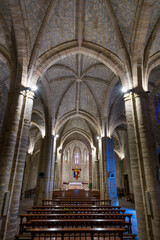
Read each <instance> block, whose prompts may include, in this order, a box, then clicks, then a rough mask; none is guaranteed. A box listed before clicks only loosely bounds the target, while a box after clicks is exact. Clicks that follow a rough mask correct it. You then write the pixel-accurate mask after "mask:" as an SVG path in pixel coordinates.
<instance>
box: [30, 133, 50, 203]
mask: <svg viewBox="0 0 160 240" xmlns="http://www.w3.org/2000/svg"><path fill="white" fill-rule="evenodd" d="M53 145H54V136H53V135H49V136H47V137H45V138H43V139H42V144H41V153H40V160H39V170H38V177H37V186H36V194H35V199H34V204H35V205H39V204H41V203H42V199H48V198H50V197H52V191H53V188H52V189H51V185H52V184H51V181H52V180H53V175H54V162H53V160H54V159H53ZM52 170H53V172H52Z"/></svg>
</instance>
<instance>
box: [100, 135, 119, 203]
mask: <svg viewBox="0 0 160 240" xmlns="http://www.w3.org/2000/svg"><path fill="white" fill-rule="evenodd" d="M102 158H103V164H104V166H103V167H104V176H105V178H104V180H105V197H106V198H107V199H111V200H112V204H113V205H114V203H115V204H117V201H118V198H117V186H116V170H115V159H114V142H113V139H112V138H109V137H103V138H102ZM113 201H114V203H113Z"/></svg>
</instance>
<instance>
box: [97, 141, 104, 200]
mask: <svg viewBox="0 0 160 240" xmlns="http://www.w3.org/2000/svg"><path fill="white" fill-rule="evenodd" d="M98 162H99V171H98V181H99V191H100V199H104V198H105V180H104V171H103V169H104V166H103V158H102V139H101V138H100V139H98Z"/></svg>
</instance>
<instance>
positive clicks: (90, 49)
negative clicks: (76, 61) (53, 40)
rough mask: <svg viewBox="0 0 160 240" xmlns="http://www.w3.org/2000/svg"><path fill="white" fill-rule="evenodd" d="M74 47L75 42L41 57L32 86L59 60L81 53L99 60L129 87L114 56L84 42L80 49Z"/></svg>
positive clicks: (120, 62) (101, 48) (120, 65)
mask: <svg viewBox="0 0 160 240" xmlns="http://www.w3.org/2000/svg"><path fill="white" fill-rule="evenodd" d="M75 45H76V42H75V43H74V42H72V43H67V44H62V46H61V47H59V48H58V47H55V48H52V49H51V50H49V51H47V52H46V53H44V54H43V55H41V56H40V58H39V60H38V61H37V65H36V69H35V72H34V74H33V78H32V84H35V83H36V82H37V80H38V78H39V77H40V76H42V75H43V74H44V73H45V72H46V71H47V70H48V69H49V68H50V67H51V66H52V65H53V64H55V63H57V62H58V61H59V60H60V59H63V58H66V57H68V56H71V55H76V54H78V53H81V54H83V55H87V56H90V57H92V58H95V59H97V60H99V61H100V62H101V63H103V64H104V65H106V66H107V67H109V68H110V69H111V70H112V71H113V72H114V74H115V75H118V76H119V77H120V78H121V81H122V84H125V85H126V84H127V85H129V83H128V82H127V80H126V79H127V77H124V76H126V73H125V70H124V64H123V63H122V61H121V60H120V59H119V58H118V57H117V56H116V55H115V54H113V53H112V52H110V51H109V50H107V49H105V48H103V47H100V46H98V45H96V44H93V43H89V44H88V43H86V44H85V42H84V45H83V46H82V47H77V46H75Z"/></svg>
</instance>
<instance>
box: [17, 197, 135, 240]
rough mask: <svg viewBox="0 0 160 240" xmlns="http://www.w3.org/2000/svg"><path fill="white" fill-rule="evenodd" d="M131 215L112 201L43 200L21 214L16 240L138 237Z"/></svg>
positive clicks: (94, 239)
mask: <svg viewBox="0 0 160 240" xmlns="http://www.w3.org/2000/svg"><path fill="white" fill-rule="evenodd" d="M131 217H132V215H131V214H125V210H124V209H121V208H120V206H111V201H110V200H97V199H94V200H93V199H90V200H80V199H77V201H75V200H68V199H67V200H66V199H63V200H62V199H61V200H59V199H57V198H55V199H53V200H43V204H42V206H33V207H32V209H27V213H26V214H21V215H20V229H19V234H18V235H17V236H15V239H16V240H31V239H32V240H53V239H54V240H60V239H61V240H62V239H64V240H69V239H70V240H71V239H77V240H78V239H79V240H80V239H81V240H84V239H86V240H98V239H105V240H123V239H135V237H136V235H134V234H132V223H131Z"/></svg>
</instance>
